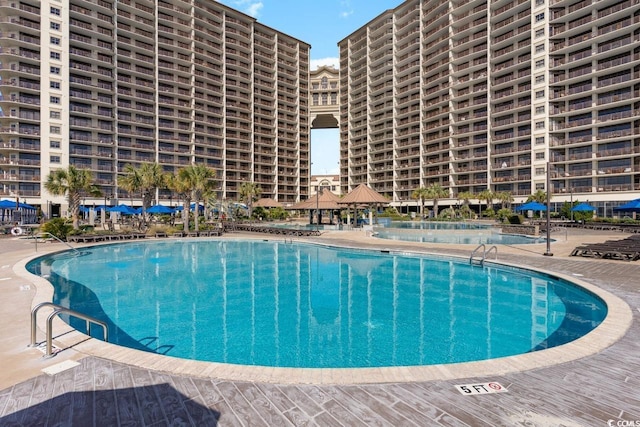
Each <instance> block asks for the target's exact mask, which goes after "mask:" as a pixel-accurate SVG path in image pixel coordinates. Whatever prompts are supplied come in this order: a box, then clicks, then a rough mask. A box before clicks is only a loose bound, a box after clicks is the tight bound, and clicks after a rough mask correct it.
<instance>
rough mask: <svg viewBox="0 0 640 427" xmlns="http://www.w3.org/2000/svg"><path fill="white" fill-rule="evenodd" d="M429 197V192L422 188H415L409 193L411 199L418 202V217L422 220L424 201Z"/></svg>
mask: <svg viewBox="0 0 640 427" xmlns="http://www.w3.org/2000/svg"><path fill="white" fill-rule="evenodd" d="M428 197H429V190H427V189H426V188H424V187H420V188H416V189H415V190H413V193H411V198H412V199H416V200H420V217H421V218H424V201H425V200H426V199H427V198H428Z"/></svg>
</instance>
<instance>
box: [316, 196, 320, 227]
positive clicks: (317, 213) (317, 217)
mask: <svg viewBox="0 0 640 427" xmlns="http://www.w3.org/2000/svg"><path fill="white" fill-rule="evenodd" d="M319 230H320V185H318V186H317V187H316V231H319Z"/></svg>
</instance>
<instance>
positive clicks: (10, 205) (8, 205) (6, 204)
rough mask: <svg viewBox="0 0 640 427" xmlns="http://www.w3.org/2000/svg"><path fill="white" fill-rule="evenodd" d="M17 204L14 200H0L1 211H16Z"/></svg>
mask: <svg viewBox="0 0 640 427" xmlns="http://www.w3.org/2000/svg"><path fill="white" fill-rule="evenodd" d="M15 208H16V202H15V201H13V200H0V209H15Z"/></svg>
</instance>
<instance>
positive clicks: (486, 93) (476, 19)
mask: <svg viewBox="0 0 640 427" xmlns="http://www.w3.org/2000/svg"><path fill="white" fill-rule="evenodd" d="M639 23H640V2H638V1H636V0H626V1H599V0H583V1H574V0H498V1H492V2H486V1H485V0H461V1H444V2H442V1H420V0H407V1H405V2H403V3H402V4H400V5H399V6H398V7H396V8H395V9H392V10H387V11H385V12H383V13H382V14H380V15H379V16H377V17H376V18H375V19H373V20H372V21H370V22H369V23H368V24H366V25H365V26H364V27H362V28H360V29H358V30H356V31H355V32H353V33H352V34H350V35H349V36H347V37H346V38H344V39H343V40H341V41H340V42H339V44H338V45H339V48H340V108H341V110H340V158H341V171H340V172H341V173H340V176H341V181H342V182H341V186H342V192H343V193H346V192H348V191H350V190H352V189H353V188H355V187H356V186H357V185H358V184H360V183H363V182H364V183H367V184H369V185H370V186H371V187H372V188H374V189H375V190H377V191H379V192H381V193H383V194H384V195H386V196H388V197H389V198H390V199H391V200H393V201H394V203H395V204H396V206H397V205H398V204H400V205H402V203H405V206H406V204H407V203H414V204H415V203H417V202H416V201H415V200H413V199H411V193H412V191H413V190H415V189H416V188H420V187H429V186H430V185H431V184H439V185H441V186H442V187H443V188H444V189H446V190H447V191H448V192H449V203H452V204H453V203H455V202H456V199H458V195H459V194H461V193H463V192H472V193H475V194H478V193H480V192H482V191H483V190H486V189H489V190H491V191H493V192H510V193H511V194H512V195H513V196H514V198H515V201H522V200H523V199H525V198H526V197H527V196H529V195H531V194H533V193H535V192H536V191H537V190H542V191H547V185H546V182H547V174H549V175H548V178H549V181H550V186H551V188H550V189H551V192H552V194H553V200H554V201H569V200H570V198H573V200H576V199H581V200H583V201H584V200H589V201H590V202H591V203H596V204H599V205H598V206H600V207H601V208H602V206H603V205H604V206H605V209H604V212H605V213H606V212H607V209H606V205H607V203H609V206H612V203H611V202H614V204H615V203H616V202H620V201H624V200H630V199H634V198H637V197H638V192H639V191H640V43H639V42H640V24H639ZM445 204H446V202H445ZM609 212H610V211H609Z"/></svg>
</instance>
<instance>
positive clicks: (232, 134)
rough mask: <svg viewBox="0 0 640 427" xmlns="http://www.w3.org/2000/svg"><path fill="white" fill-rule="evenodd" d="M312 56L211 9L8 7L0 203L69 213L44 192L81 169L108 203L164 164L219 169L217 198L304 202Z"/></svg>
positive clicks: (170, 5)
mask: <svg viewBox="0 0 640 427" xmlns="http://www.w3.org/2000/svg"><path fill="white" fill-rule="evenodd" d="M309 49H310V46H309V45H308V44H307V43H305V42H302V41H300V40H297V39H295V38H293V37H291V36H288V35H286V34H283V33H282V32H279V31H277V30H275V29H272V28H269V27H267V26H265V25H262V24H260V23H258V22H257V21H256V20H255V19H254V18H252V17H250V16H247V15H245V14H242V13H241V12H238V11H236V10H234V9H231V8H229V7H226V6H224V5H221V4H220V3H218V2H215V1H211V0H191V1H179V0H157V1H156V0H118V1H116V0H97V1H96V0H92V1H89V0H16V1H1V2H0V196H11V197H18V198H19V199H20V201H26V202H28V203H31V204H35V205H40V206H41V207H42V209H43V210H44V211H45V212H46V213H49V214H63V213H64V210H65V206H64V205H65V204H66V203H65V202H64V199H63V198H61V197H54V196H52V195H50V194H47V193H46V191H45V189H44V185H43V184H44V181H45V180H46V177H47V176H48V175H49V173H50V172H51V171H52V170H55V169H57V168H65V167H66V166H68V165H74V166H75V167H77V168H83V169H88V170H90V171H91V173H92V175H93V177H94V181H95V182H96V183H97V184H98V185H99V186H100V187H101V189H102V191H103V193H104V196H103V197H105V198H108V199H110V202H111V203H112V204H113V203H114V200H118V199H120V200H129V195H128V194H127V193H126V191H124V189H122V188H120V187H119V186H118V174H119V173H122V172H123V170H124V168H125V166H126V165H127V164H132V165H134V166H137V165H139V164H141V163H143V162H158V163H159V164H161V165H162V167H163V168H164V170H165V171H167V172H175V171H176V170H178V169H179V168H181V167H184V166H187V165H191V164H203V165H206V166H209V167H211V168H213V169H215V170H216V171H217V174H218V182H219V184H220V185H219V188H218V190H217V192H218V194H217V196H218V198H220V199H228V200H235V199H237V197H238V191H239V188H240V186H241V185H242V183H243V182H255V183H257V184H259V185H260V187H261V189H262V195H263V196H265V197H271V198H275V199H277V200H278V201H280V202H284V203H287V202H291V203H292V202H296V201H299V200H301V199H306V198H307V197H308V192H309V173H310V159H309V153H310V124H309V121H308V117H309V100H308V98H309ZM159 197H160V199H164V200H169V198H170V197H171V194H169V193H168V192H162V193H161V194H160V195H159ZM89 200H90V197H89V196H87V202H89ZM99 200H100V201H101V200H102V198H100V199H99ZM94 202H95V200H94ZM61 207H62V209H61ZM60 210H62V212H61V211H60Z"/></svg>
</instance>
